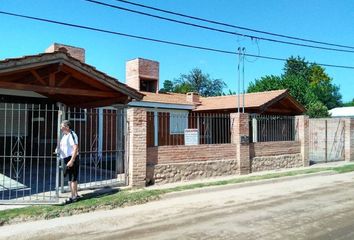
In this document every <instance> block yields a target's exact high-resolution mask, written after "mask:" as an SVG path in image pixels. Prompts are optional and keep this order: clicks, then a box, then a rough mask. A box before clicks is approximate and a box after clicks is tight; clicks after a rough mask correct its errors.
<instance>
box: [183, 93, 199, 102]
mask: <svg viewBox="0 0 354 240" xmlns="http://www.w3.org/2000/svg"><path fill="white" fill-rule="evenodd" d="M186 96H187V99H186V100H187V102H190V103H193V104H199V103H200V99H199V94H198V93H196V92H189V93H187V94H186Z"/></svg>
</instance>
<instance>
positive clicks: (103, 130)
mask: <svg viewBox="0 0 354 240" xmlns="http://www.w3.org/2000/svg"><path fill="white" fill-rule="evenodd" d="M125 116H126V114H125V111H124V109H120V108H113V107H110V108H98V109H71V108H66V107H65V106H63V105H58V106H57V105H55V104H24V103H0V204H16V203H19V204H21V203H31V204H33V203H56V202H58V201H59V195H60V193H61V192H64V191H65V190H66V189H67V183H66V181H65V180H64V178H63V173H62V171H61V170H62V168H61V165H62V163H61V160H60V159H59V158H58V157H57V156H56V154H55V149H56V147H57V143H58V141H59V139H60V137H61V133H60V129H59V125H60V122H61V121H62V120H63V119H68V120H70V121H71V122H72V125H73V129H74V131H75V132H76V133H77V135H78V137H79V149H80V154H79V159H80V171H79V188H81V189H84V188H94V187H103V186H108V185H117V184H121V185H125V184H127V177H126V172H127V171H126V168H127V164H126V162H125V159H126V158H125V151H124V147H125V136H126V135H125V133H126V130H125V128H126V126H125V125H126V117H125Z"/></svg>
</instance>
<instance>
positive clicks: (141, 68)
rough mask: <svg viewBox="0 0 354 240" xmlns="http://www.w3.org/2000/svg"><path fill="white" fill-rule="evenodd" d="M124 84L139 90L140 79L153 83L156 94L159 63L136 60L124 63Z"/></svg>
mask: <svg viewBox="0 0 354 240" xmlns="http://www.w3.org/2000/svg"><path fill="white" fill-rule="evenodd" d="M125 76H126V81H125V82H126V84H127V85H128V86H129V87H132V88H134V89H136V90H140V84H141V80H142V79H147V80H151V81H154V82H155V84H156V92H157V91H158V86H159V62H157V61H152V60H148V59H142V58H137V59H133V60H130V61H127V63H126V69H125Z"/></svg>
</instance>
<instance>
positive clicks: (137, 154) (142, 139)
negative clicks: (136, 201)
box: [127, 108, 146, 187]
mask: <svg viewBox="0 0 354 240" xmlns="http://www.w3.org/2000/svg"><path fill="white" fill-rule="evenodd" d="M127 118H128V139H129V142H128V144H129V145H128V149H127V151H128V154H129V155H128V156H129V158H128V159H129V163H128V164H129V185H130V186H132V187H144V186H145V181H146V180H145V179H146V111H145V110H144V109H141V108H129V109H128V111H127Z"/></svg>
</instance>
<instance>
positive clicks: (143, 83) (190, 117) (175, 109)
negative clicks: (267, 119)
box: [126, 58, 305, 146]
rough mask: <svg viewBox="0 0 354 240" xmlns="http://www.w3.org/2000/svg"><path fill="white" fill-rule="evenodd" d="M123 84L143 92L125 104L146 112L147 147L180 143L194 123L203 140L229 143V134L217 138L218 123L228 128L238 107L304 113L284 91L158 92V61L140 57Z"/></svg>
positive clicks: (256, 111) (131, 63) (130, 66)
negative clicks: (203, 94) (209, 94)
mask: <svg viewBox="0 0 354 240" xmlns="http://www.w3.org/2000/svg"><path fill="white" fill-rule="evenodd" d="M126 84H127V85H128V86H130V87H132V88H134V89H136V90H139V91H140V92H141V93H142V94H144V97H143V99H142V100H141V101H132V102H130V103H129V104H128V106H135V107H142V108H145V109H147V111H149V113H148V114H149V115H148V120H147V121H148V126H150V127H149V128H148V136H147V138H148V140H147V141H148V145H149V146H152V145H155V146H156V145H164V144H167V142H168V141H175V142H176V143H177V144H178V143H182V142H183V134H184V130H185V129H186V128H196V127H197V126H198V128H201V129H202V131H204V130H205V131H204V132H208V133H207V136H205V137H204V139H205V141H207V142H209V143H212V142H213V143H215V141H217V142H218V143H224V142H228V141H229V134H228V133H227V134H225V135H223V136H222V137H221V138H220V137H218V138H219V139H218V140H217V139H216V136H217V133H216V131H217V130H218V126H222V127H223V128H224V129H230V121H229V117H226V116H229V114H230V113H234V112H238V111H239V110H240V112H242V111H243V107H244V112H246V113H252V114H254V115H283V116H295V115H301V114H303V113H304V112H305V108H304V107H303V106H302V105H301V104H300V103H299V102H297V101H296V100H295V99H294V98H293V97H292V96H291V95H290V94H289V92H288V91H287V90H276V91H268V92H259V93H247V94H245V95H244V96H237V95H229V96H218V97H200V96H199V95H198V94H197V93H187V94H179V93H159V92H158V86H159V63H158V62H156V61H152V60H147V59H142V58H138V59H134V60H131V61H128V62H127V64H126ZM238 101H240V104H239V103H238ZM243 103H244V106H243ZM215 114H218V115H215ZM157 126H158V127H157ZM226 131H227V130H226ZM171 138H172V139H173V140H170V139H171Z"/></svg>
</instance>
